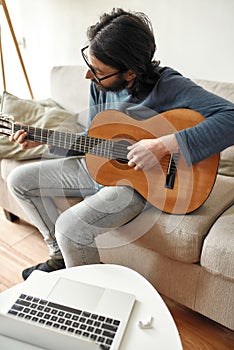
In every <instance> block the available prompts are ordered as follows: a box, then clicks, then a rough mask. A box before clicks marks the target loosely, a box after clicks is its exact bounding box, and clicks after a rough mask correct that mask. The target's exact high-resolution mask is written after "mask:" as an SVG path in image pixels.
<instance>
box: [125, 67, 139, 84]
mask: <svg viewBox="0 0 234 350" xmlns="http://www.w3.org/2000/svg"><path fill="white" fill-rule="evenodd" d="M136 76H137V75H136V73H135V72H133V70H131V69H129V70H128V71H127V72H126V73H124V78H125V80H126V81H129V82H130V81H132V80H133V79H135V78H136Z"/></svg>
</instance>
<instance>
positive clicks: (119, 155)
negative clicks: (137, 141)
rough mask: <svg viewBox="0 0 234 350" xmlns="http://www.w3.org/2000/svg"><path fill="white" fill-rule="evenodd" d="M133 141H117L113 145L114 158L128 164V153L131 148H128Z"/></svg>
mask: <svg viewBox="0 0 234 350" xmlns="http://www.w3.org/2000/svg"><path fill="white" fill-rule="evenodd" d="M130 145H131V143H130V142H129V141H127V140H121V141H115V143H114V146H113V159H115V160H116V161H117V162H119V163H120V164H127V163H128V159H127V155H128V152H129V150H128V149H127V147H128V146H130Z"/></svg>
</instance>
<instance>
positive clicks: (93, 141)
mask: <svg viewBox="0 0 234 350" xmlns="http://www.w3.org/2000/svg"><path fill="white" fill-rule="evenodd" d="M21 129H23V130H25V131H26V132H27V133H28V136H27V139H28V140H31V141H36V142H40V143H43V144H47V145H51V146H56V147H60V148H65V149H68V150H73V151H78V152H81V153H90V154H93V155H97V156H101V157H105V158H109V159H113V152H112V149H113V142H112V141H111V140H104V139H100V138H96V137H89V136H86V135H79V134H73V133H69V132H64V131H58V130H51V129H46V128H45V129H41V128H35V127H32V126H27V125H18V124H14V131H13V132H16V131H17V130H21Z"/></svg>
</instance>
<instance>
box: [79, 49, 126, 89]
mask: <svg viewBox="0 0 234 350" xmlns="http://www.w3.org/2000/svg"><path fill="white" fill-rule="evenodd" d="M87 56H88V61H89V65H90V67H91V68H92V69H88V71H87V73H86V76H85V78H86V79H91V80H92V81H93V82H94V83H95V84H96V86H97V89H99V90H102V91H112V92H119V91H121V90H123V89H125V88H128V87H130V86H129V81H127V80H126V78H125V75H126V73H122V72H119V71H118V70H117V69H116V68H114V67H111V66H108V65H106V64H104V63H103V62H101V61H100V60H98V59H97V58H96V57H95V56H94V55H92V54H90V53H88V55H87ZM112 74H114V75H112ZM109 75H112V76H110V77H108V76H109ZM105 77H107V78H106V79H103V78H105ZM97 78H98V79H101V81H100V82H99V81H98V79H97ZM102 79H103V80H102Z"/></svg>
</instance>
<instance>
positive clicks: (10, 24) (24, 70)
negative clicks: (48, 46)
mask: <svg viewBox="0 0 234 350" xmlns="http://www.w3.org/2000/svg"><path fill="white" fill-rule="evenodd" d="M0 5H2V7H3V11H4V14H5V17H6V20H7V23H8V26H9V29H10V32H11V36H12V39H13V41H14V44H15V48H16V52H17V54H18V58H19V61H20V64H21V67H22V69H23V72H24V76H25V79H26V83H27V86H28V89H29V92H30V95H31V98H32V99H33V98H34V97H33V93H32V89H31V86H30V83H29V80H28V76H27V72H26V69H25V66H24V62H23V59H22V56H21V52H20V49H19V46H18V42H17V39H16V36H15V32H14V29H13V26H12V22H11V19H10V15H9V12H8V9H7V5H6V2H5V0H0ZM0 34H1V31H0ZM0 51H1V53H0V56H1V66H2V76H3V86H4V90H6V80H5V72H4V62H3V54H2V45H1V37H0Z"/></svg>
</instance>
